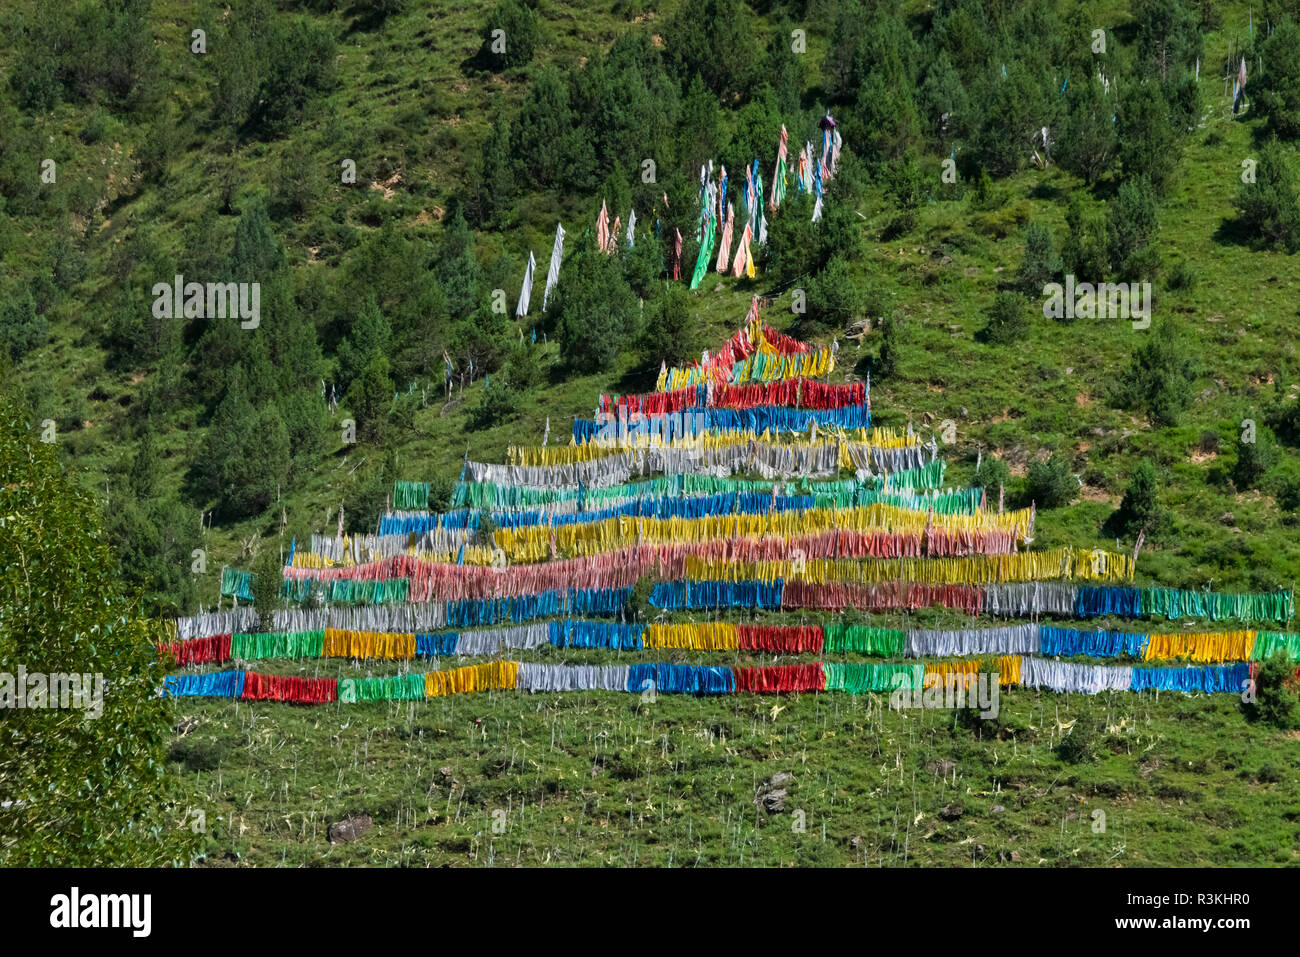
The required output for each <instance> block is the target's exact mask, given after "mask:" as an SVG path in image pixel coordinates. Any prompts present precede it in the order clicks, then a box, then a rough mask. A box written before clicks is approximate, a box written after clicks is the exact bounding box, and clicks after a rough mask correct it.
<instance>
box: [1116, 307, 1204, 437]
mask: <svg viewBox="0 0 1300 957" xmlns="http://www.w3.org/2000/svg"><path fill="white" fill-rule="evenodd" d="M1151 332H1152V335H1151V336H1150V338H1148V339H1147V340H1146V341H1145V342H1143V343H1142V344H1141V345H1139V346H1138V347H1137V348H1136V349H1135V350H1134V352H1133V360H1132V362H1131V363H1130V365H1129V367H1128V369H1126V370H1125V371H1124V372H1123V373H1121V374H1120V377H1119V379H1118V380H1117V381H1116V383H1115V386H1114V387H1113V388H1112V390H1111V401H1112V402H1113V403H1114V404H1115V405H1116V406H1118V407H1119V408H1121V409H1128V410H1129V411H1141V412H1145V413H1146V414H1147V415H1148V416H1149V417H1150V419H1151V421H1152V422H1154V423H1155V424H1156V425H1176V424H1177V423H1178V420H1179V418H1180V417H1181V415H1182V412H1183V410H1184V409H1186V408H1187V405H1188V403H1190V402H1191V399H1192V383H1193V382H1194V380H1195V377H1196V362H1195V360H1194V359H1193V358H1192V355H1191V352H1190V349H1189V347H1188V344H1187V342H1186V340H1185V339H1184V338H1183V337H1182V335H1181V333H1180V332H1179V330H1178V329H1177V328H1176V327H1175V326H1174V324H1173V323H1172V322H1170V321H1166V322H1162V323H1160V324H1159V325H1157V326H1156V327H1155V328H1154V329H1153V330H1151Z"/></svg>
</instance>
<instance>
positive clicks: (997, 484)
mask: <svg viewBox="0 0 1300 957" xmlns="http://www.w3.org/2000/svg"><path fill="white" fill-rule="evenodd" d="M971 481H972V483H973V484H974V485H977V486H979V487H980V488H983V489H989V490H993V491H996V490H997V489H999V488H1006V487H1007V486H1009V485H1010V484H1011V470H1010V469H1009V468H1007V463H1006V462H1003V461H1002V460H1001V459H1000V458H997V457H995V456H992V455H989V456H986V457H985V458H984V459H983V460H982V461H981V462H980V466H979V468H977V469H976V470H975V477H974V478H973V479H972V480H971Z"/></svg>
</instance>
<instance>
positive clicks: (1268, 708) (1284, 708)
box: [1242, 652, 1300, 730]
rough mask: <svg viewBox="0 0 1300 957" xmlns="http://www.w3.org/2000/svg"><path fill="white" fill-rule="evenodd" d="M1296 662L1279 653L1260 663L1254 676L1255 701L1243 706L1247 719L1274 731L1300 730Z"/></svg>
mask: <svg viewBox="0 0 1300 957" xmlns="http://www.w3.org/2000/svg"><path fill="white" fill-rule="evenodd" d="M1296 690H1297V689H1296V679H1295V663H1294V662H1292V661H1291V660H1290V659H1288V658H1287V656H1286V655H1284V654H1282V653H1281V652H1279V653H1278V654H1275V655H1273V656H1272V657H1271V658H1269V659H1267V660H1266V661H1262V662H1260V665H1259V671H1258V672H1256V675H1255V700H1254V701H1247V702H1243V703H1242V710H1243V711H1244V712H1245V713H1246V718H1247V719H1248V720H1251V721H1262V722H1264V723H1265V724H1270V725H1272V726H1273V727H1275V728H1281V729H1284V730H1290V729H1294V728H1297V727H1300V701H1297V696H1296Z"/></svg>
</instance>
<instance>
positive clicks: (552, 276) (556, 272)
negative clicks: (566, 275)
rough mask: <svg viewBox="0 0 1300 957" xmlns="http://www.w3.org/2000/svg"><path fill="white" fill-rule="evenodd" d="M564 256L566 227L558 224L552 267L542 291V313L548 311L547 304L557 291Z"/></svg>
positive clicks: (547, 273)
mask: <svg viewBox="0 0 1300 957" xmlns="http://www.w3.org/2000/svg"><path fill="white" fill-rule="evenodd" d="M563 256H564V227H563V226H561V225H560V224H559V223H556V224H555V245H554V247H552V249H551V265H550V268H549V269H547V270H546V288H545V289H543V290H542V312H545V311H546V304H547V302H548V301H549V300H550V298H551V293H553V292H554V291H555V285H556V283H558V282H559V281H560V260H561V258H563Z"/></svg>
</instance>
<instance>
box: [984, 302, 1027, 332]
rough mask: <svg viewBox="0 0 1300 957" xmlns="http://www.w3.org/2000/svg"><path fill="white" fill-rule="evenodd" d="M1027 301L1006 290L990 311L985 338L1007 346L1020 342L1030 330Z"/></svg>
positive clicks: (985, 328)
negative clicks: (1026, 308)
mask: <svg viewBox="0 0 1300 957" xmlns="http://www.w3.org/2000/svg"><path fill="white" fill-rule="evenodd" d="M1025 311H1026V310H1025V300H1024V299H1023V298H1022V297H1021V296H1018V295H1016V294H1015V293H1014V292H1012V291H1011V290H1009V289H1004V290H1003V291H1002V292H1000V293H998V294H997V296H995V297H994V299H993V305H992V306H991V307H990V308H989V311H988V325H986V326H985V327H984V329H983V336H984V338H985V339H986V340H987V341H988V342H992V343H997V344H999V345H1005V344H1007V343H1011V342H1019V341H1021V340H1022V339H1024V337H1025V333H1026V332H1027V331H1028V330H1029V318H1028V317H1027V316H1026V315H1025Z"/></svg>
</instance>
